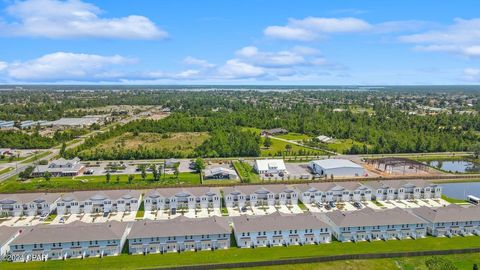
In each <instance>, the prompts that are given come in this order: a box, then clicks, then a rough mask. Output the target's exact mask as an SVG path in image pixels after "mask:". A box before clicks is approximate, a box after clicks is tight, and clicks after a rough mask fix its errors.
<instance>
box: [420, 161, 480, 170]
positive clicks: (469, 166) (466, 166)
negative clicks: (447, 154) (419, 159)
mask: <svg viewBox="0 0 480 270" xmlns="http://www.w3.org/2000/svg"><path fill="white" fill-rule="evenodd" d="M425 163H426V164H428V165H430V166H432V167H434V168H439V169H442V170H444V171H447V172H449V171H450V172H459V173H466V172H468V173H478V172H480V164H476V163H473V162H471V161H467V160H432V161H427V162H425Z"/></svg>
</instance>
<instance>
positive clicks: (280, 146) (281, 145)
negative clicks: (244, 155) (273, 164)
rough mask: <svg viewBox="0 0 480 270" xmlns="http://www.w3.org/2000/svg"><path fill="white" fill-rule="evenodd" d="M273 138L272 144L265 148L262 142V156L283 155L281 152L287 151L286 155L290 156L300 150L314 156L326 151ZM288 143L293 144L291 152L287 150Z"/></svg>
mask: <svg viewBox="0 0 480 270" xmlns="http://www.w3.org/2000/svg"><path fill="white" fill-rule="evenodd" d="M271 139H272V145H271V146H270V147H269V148H265V147H264V146H263V142H262V145H261V148H260V150H261V154H260V155H261V156H262V157H269V156H281V154H279V153H280V152H281V153H285V155H288V156H290V155H294V154H296V155H300V151H304V152H306V153H304V154H303V155H312V156H313V155H325V152H323V151H321V150H315V149H311V148H307V147H302V146H299V145H295V144H291V143H288V142H284V141H280V140H276V139H274V138H271ZM262 141H263V138H262ZM287 144H289V145H291V146H292V148H291V151H290V153H287V152H286V146H287Z"/></svg>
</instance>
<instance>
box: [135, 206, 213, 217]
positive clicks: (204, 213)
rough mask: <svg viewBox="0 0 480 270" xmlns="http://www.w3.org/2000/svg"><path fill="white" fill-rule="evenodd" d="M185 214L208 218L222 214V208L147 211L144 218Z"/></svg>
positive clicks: (186, 215)
mask: <svg viewBox="0 0 480 270" xmlns="http://www.w3.org/2000/svg"><path fill="white" fill-rule="evenodd" d="M182 215H183V216H185V217H188V218H207V217H213V216H218V217H220V216H222V213H221V210H220V208H208V209H204V208H202V209H186V210H181V211H180V210H179V211H176V212H175V214H174V213H172V211H171V210H157V211H145V214H144V216H143V219H150V220H167V219H172V218H176V217H179V216H182Z"/></svg>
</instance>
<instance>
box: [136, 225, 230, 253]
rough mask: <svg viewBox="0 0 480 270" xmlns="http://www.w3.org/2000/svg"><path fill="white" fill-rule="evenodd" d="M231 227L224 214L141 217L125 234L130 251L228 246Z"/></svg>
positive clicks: (154, 251)
mask: <svg viewBox="0 0 480 270" xmlns="http://www.w3.org/2000/svg"><path fill="white" fill-rule="evenodd" d="M230 234H231V229H230V226H229V225H228V221H227V220H226V219H225V218H221V217H214V218H197V219H189V218H186V217H184V216H179V217H177V218H174V219H170V220H155V221H152V220H142V221H137V222H135V223H134V224H133V227H132V230H131V231H130V234H129V235H128V244H129V252H130V254H147V253H165V252H181V251H200V250H215V249H227V248H229V247H230Z"/></svg>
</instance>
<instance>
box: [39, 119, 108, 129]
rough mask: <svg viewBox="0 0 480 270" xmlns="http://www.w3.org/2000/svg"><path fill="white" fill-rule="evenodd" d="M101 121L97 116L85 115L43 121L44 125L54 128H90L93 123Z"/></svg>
mask: <svg viewBox="0 0 480 270" xmlns="http://www.w3.org/2000/svg"><path fill="white" fill-rule="evenodd" d="M99 122H100V119H99V118H97V117H83V118H60V119H58V120H55V121H48V122H45V123H42V124H41V125H42V126H50V127H54V128H60V129H64V128H88V127H90V126H91V125H93V124H97V123H99Z"/></svg>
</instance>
